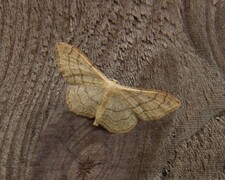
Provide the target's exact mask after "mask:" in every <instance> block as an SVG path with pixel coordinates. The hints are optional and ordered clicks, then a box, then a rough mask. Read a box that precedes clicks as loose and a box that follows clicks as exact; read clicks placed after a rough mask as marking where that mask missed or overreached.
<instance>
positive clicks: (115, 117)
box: [94, 93, 137, 133]
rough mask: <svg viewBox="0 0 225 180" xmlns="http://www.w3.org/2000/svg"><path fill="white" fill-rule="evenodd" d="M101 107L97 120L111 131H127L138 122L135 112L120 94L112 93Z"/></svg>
mask: <svg viewBox="0 0 225 180" xmlns="http://www.w3.org/2000/svg"><path fill="white" fill-rule="evenodd" d="M101 107H102V110H101V111H100V113H99V114H98V113H97V116H96V120H95V122H97V123H98V124H100V125H102V126H103V127H104V128H106V129H107V130H108V131H109V132H111V133H126V132H128V131H130V130H131V129H133V128H134V127H135V125H136V124H137V118H136V117H135V115H134V112H133V111H132V109H131V108H130V107H129V106H128V104H127V103H126V101H125V100H124V98H123V97H122V96H121V95H120V94H117V93H111V94H110V95H109V96H108V97H107V100H106V101H105V102H104V103H103V104H101ZM94 124H95V123H94Z"/></svg>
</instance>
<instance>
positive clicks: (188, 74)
mask: <svg viewBox="0 0 225 180" xmlns="http://www.w3.org/2000/svg"><path fill="white" fill-rule="evenodd" d="M224 12H225V1H224V0H208V1H203V0H199V1H194V0H185V1H178V0H177V1H176V0H149V1H138V0H136V1H135V0H133V1H122V0H121V1H117V0H114V1H100V0H98V1H91V0H86V1H83V0H79V1H78V0H77V1H76V0H70V1H60V0H56V1H53V0H46V1H43V0H30V1H28V0H23V1H22V0H11V1H4V0H1V1H0V179H1V180H4V179H7V180H11V179H12V180H17V179H21V180H24V179H29V180H39V179H40V180H43V179H44V180H53V179H54V180H62V179H63V180H64V179H69V180H70V179H72V180H73V179H78V180H79V179H85V180H89V179H97V180H102V179H103V180H117V179H118V180H125V179H126V180H130V179H131V180H139V179H140V180H142V179H225V175H224V174H225V118H224V116H225V53H224V52H225V51H224V49H225V43H224V42H225V23H224V22H225V13H224ZM59 41H64V42H67V43H70V44H73V45H76V46H79V47H80V49H81V50H82V51H84V52H85V53H86V54H87V55H88V57H90V59H92V61H93V63H94V64H95V65H96V66H97V67H98V68H99V69H101V70H102V72H104V73H105V74H106V75H107V77H109V78H114V79H116V80H118V81H119V82H120V83H121V84H123V85H129V86H134V87H142V88H151V89H158V90H163V91H167V92H169V93H171V94H173V95H175V96H176V97H178V98H179V99H180V101H181V103H182V107H181V108H180V109H179V110H178V111H176V112H175V113H173V114H172V115H170V116H167V117H166V118H164V119H162V120H159V121H152V122H150V123H146V122H139V123H138V125H137V127H136V128H135V129H134V130H132V131H131V132H130V133H128V134H121V135H115V134H109V133H108V132H107V131H105V130H104V129H103V128H99V127H98V128H96V127H94V126H93V125H92V123H93V120H91V119H87V118H84V117H78V116H76V115H74V114H73V113H71V112H70V111H69V110H68V107H67V105H66V104H65V89H66V86H67V84H66V83H65V81H64V79H63V78H62V76H61V75H60V74H59V72H58V69H57V68H56V61H55V53H54V45H55V43H56V42H59Z"/></svg>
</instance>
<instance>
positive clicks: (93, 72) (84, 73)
mask: <svg viewBox="0 0 225 180" xmlns="http://www.w3.org/2000/svg"><path fill="white" fill-rule="evenodd" d="M56 55H57V64H58V67H59V70H60V72H61V73H62V75H63V77H64V78H65V79H66V81H67V82H68V83H69V84H71V85H77V84H83V83H89V84H103V83H104V81H106V80H107V77H106V76H105V75H104V74H103V73H101V72H100V71H99V70H98V69H96V68H95V67H94V66H93V65H92V64H91V62H90V61H89V60H88V58H87V57H86V56H85V54H84V53H82V52H81V51H80V50H79V49H77V48H75V47H73V46H71V45H69V44H66V43H63V42H60V43H57V44H56Z"/></svg>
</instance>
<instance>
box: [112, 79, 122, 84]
mask: <svg viewBox="0 0 225 180" xmlns="http://www.w3.org/2000/svg"><path fill="white" fill-rule="evenodd" d="M111 81H113V82H115V83H116V84H120V83H119V82H118V81H117V80H115V79H111Z"/></svg>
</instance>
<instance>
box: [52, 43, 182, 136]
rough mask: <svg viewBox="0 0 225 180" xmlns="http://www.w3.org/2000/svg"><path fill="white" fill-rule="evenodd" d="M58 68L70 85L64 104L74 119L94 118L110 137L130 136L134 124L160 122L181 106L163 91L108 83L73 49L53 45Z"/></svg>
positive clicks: (59, 44) (96, 123) (60, 44)
mask: <svg viewBox="0 0 225 180" xmlns="http://www.w3.org/2000/svg"><path fill="white" fill-rule="evenodd" d="M56 54H57V64H58V67H59V70H60V72H61V73H62V75H63V77H64V78H65V79H66V81H67V82H68V83H69V85H68V89H67V94H66V101H67V104H68V106H69V109H70V110H71V111H72V112H74V113H75V114H77V115H80V116H85V117H88V118H95V121H94V125H95V126H98V125H99V124H100V125H101V126H103V127H104V128H105V129H107V130H108V131H109V132H111V133H126V132H129V131H130V130H131V129H133V128H134V126H135V125H136V124H137V120H138V119H140V120H144V121H150V120H154V119H160V118H162V117H163V116H165V115H167V114H168V113H170V112H172V111H174V110H176V109H177V108H178V107H179V106H180V102H179V100H178V99H177V98H176V97H174V96H172V95H170V94H168V93H166V92H162V91H157V90H141V89H136V88H131V87H127V86H122V85H120V84H119V83H118V82H117V81H116V80H110V79H108V78H107V77H106V76H105V75H104V74H103V73H102V72H100V71H99V70H98V69H97V68H96V67H94V66H93V64H92V63H91V61H90V60H89V59H88V58H87V57H86V56H85V55H84V54H83V53H82V52H81V51H80V50H79V49H78V48H76V47H73V46H71V45H69V44H66V43H62V42H61V43H57V44H56Z"/></svg>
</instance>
